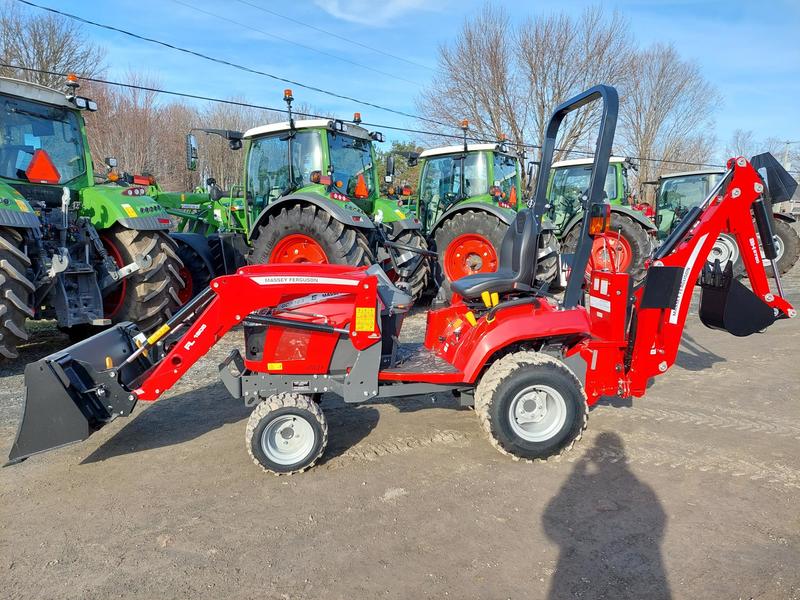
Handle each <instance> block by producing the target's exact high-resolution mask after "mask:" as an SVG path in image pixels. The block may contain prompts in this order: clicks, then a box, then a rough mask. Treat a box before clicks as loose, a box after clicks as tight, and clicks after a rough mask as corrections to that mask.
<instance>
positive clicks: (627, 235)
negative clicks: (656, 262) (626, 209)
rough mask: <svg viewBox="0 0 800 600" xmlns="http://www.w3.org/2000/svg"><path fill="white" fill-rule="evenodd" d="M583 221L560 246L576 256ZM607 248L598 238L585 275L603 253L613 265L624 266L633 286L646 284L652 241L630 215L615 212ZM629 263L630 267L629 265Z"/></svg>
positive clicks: (565, 237) (608, 234)
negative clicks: (643, 282) (617, 248)
mask: <svg viewBox="0 0 800 600" xmlns="http://www.w3.org/2000/svg"><path fill="white" fill-rule="evenodd" d="M582 225H583V222H582V221H579V222H578V223H576V224H575V226H574V227H573V228H572V229H570V230H569V232H568V233H567V235H566V236H564V239H563V240H562V241H561V245H562V247H563V248H564V252H565V253H568V254H574V253H575V251H576V250H577V248H578V242H579V240H580V236H581V228H582ZM604 237H605V242H606V246H605V247H604V248H602V247H601V246H600V244H602V242H601V239H602V238H595V242H594V246H593V250H592V255H590V257H589V263H588V264H587V265H586V275H587V276H588V275H589V273H590V272H591V270H592V267H593V265H594V263H595V260H594V259H595V256H597V255H599V254H600V253H603V254H607V255H610V256H609V258H608V260H609V261H612V260H613V261H614V264H620V263H621V264H622V267H623V268H622V269H621V271H623V272H626V273H628V274H629V275H630V280H631V282H632V283H633V285H639V284H640V283H641V282H642V281H644V277H645V274H646V271H645V268H644V261H645V259H646V258H647V257H648V256H650V251H651V249H652V248H651V241H650V234H649V233H648V232H647V230H645V228H644V227H643V226H642V225H640V224H639V223H637V222H635V221H634V220H633V219H631V218H630V217H629V216H627V215H624V214H621V213H618V212H612V213H611V227H610V228H609V231H608V233H606V234H605V236H604ZM617 245H621V246H622V247H621V248H620V250H619V253H620V254H619V255H618V253H617V251H616V246H617ZM626 263H627V264H626Z"/></svg>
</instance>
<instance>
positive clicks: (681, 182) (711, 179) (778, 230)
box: [646, 169, 800, 275]
mask: <svg viewBox="0 0 800 600" xmlns="http://www.w3.org/2000/svg"><path fill="white" fill-rule="evenodd" d="M724 175H725V170H724V169H704V170H700V171H687V172H684V173H669V174H666V175H662V176H661V177H659V178H658V181H655V182H646V183H647V184H650V185H656V186H657V188H656V206H655V221H656V224H657V225H658V238H659V239H660V240H661V239H665V238H666V237H667V236H668V235H669V234H670V233H671V232H672V230H673V229H675V227H677V226H678V224H679V223H680V222H681V220H682V219H683V217H684V216H686V214H687V213H688V212H689V211H690V210H692V209H693V208H694V207H696V206H699V205H700V203H701V202H702V201H703V200H705V199H706V197H708V195H709V194H710V193H711V191H712V190H713V189H714V188H715V187H716V186H717V184H718V183H719V182H720V180H721V179H722V177H723V176H724ZM772 215H773V226H772V230H773V231H774V233H775V250H776V251H777V254H778V256H777V258H776V259H775V262H776V266H777V269H778V272H779V273H780V274H781V275H783V274H784V273H787V272H788V271H789V270H790V269H791V268H792V267H793V266H794V265H795V263H797V260H798V257H800V236H798V234H797V231H796V230H795V228H794V227H793V226H792V224H793V223H794V222H796V220H797V219H795V217H794V216H792V215H791V214H789V213H784V212H779V211H774V212H773V213H772ZM717 260H718V261H719V262H720V265H721V266H722V267H723V268H724V267H725V266H726V265H727V264H728V263H729V262H732V263H733V265H732V269H733V272H734V273H735V274H737V275H739V274H741V273H742V272H743V266H742V259H741V256H740V255H739V246H738V245H737V243H736V240H735V239H733V237H732V236H730V235H729V234H727V233H723V234H721V235H720V236H719V238H717V241H716V243H715V244H714V247H713V248H712V250H711V253H710V254H709V257H708V261H709V262H712V263H713V262H715V261H717ZM767 272H768V273H769V270H768V271H767Z"/></svg>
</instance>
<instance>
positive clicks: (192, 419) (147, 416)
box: [81, 383, 252, 464]
mask: <svg viewBox="0 0 800 600" xmlns="http://www.w3.org/2000/svg"><path fill="white" fill-rule="evenodd" d="M142 404H145V403H140V404H139V406H138V407H137V408H138V409H140V410H141V405H142ZM251 411H252V408H248V407H247V406H245V405H244V403H243V402H242V401H241V400H234V399H233V398H231V397H230V396H229V395H228V392H227V390H226V389H225V386H223V385H222V383H213V384H208V385H205V386H203V387H200V388H196V389H193V390H190V391H188V392H184V393H182V394H178V395H177V396H173V397H171V398H165V399H163V400H159V401H158V402H154V403H153V404H151V405H150V406H148V407H147V409H146V410H144V411H142V412H140V413H139V414H138V415H137V416H136V417H135V418H134V419H133V420H132V421H129V422H128V423H126V424H125V426H124V427H123V428H122V429H120V430H119V431H118V432H117V433H116V434H114V436H113V437H111V438H109V439H108V440H106V441H105V442H103V444H102V445H101V446H100V447H98V448H97V449H96V450H95V451H94V452H92V453H91V454H90V455H89V456H87V457H86V458H85V459H84V460H83V461H82V462H81V464H89V463H94V462H100V461H103V460H106V459H108V458H113V457H115V456H122V455H125V454H135V453H137V452H142V451H145V450H152V449H154V448H164V447H166V446H174V445H177V444H182V443H184V442H188V441H190V440H193V439H195V438H198V437H200V436H202V435H204V434H206V433H208V432H210V431H213V430H215V429H219V428H220V427H222V426H223V425H228V424H230V423H237V422H239V421H242V420H244V419H246V418H247V417H249V416H250V412H251Z"/></svg>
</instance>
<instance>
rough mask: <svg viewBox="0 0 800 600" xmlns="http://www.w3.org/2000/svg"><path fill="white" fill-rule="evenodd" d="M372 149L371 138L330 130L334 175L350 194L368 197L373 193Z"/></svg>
mask: <svg viewBox="0 0 800 600" xmlns="http://www.w3.org/2000/svg"><path fill="white" fill-rule="evenodd" d="M371 149H372V144H371V142H370V140H363V139H360V138H354V137H350V136H349V135H343V134H341V133H334V132H328V151H329V152H330V157H331V165H332V167H333V177H334V179H335V180H336V181H341V182H342V185H341V190H342V192H344V193H345V194H347V195H348V196H353V195H355V196H356V197H357V198H367V197H369V196H371V195H372V192H373V188H374V187H375V186H374V177H373V170H372V169H373V165H372V151H371Z"/></svg>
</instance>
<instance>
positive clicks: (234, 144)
mask: <svg viewBox="0 0 800 600" xmlns="http://www.w3.org/2000/svg"><path fill="white" fill-rule="evenodd" d="M228 146H229V147H230V149H231V150H241V149H242V140H241V139H232V140H229V141H228Z"/></svg>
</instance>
